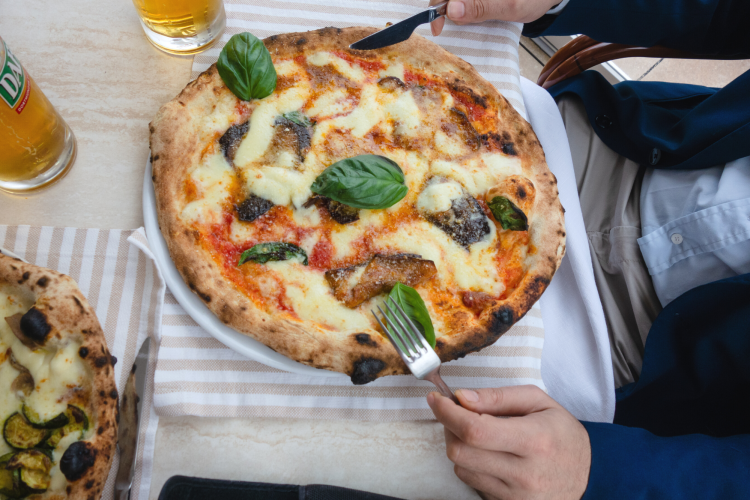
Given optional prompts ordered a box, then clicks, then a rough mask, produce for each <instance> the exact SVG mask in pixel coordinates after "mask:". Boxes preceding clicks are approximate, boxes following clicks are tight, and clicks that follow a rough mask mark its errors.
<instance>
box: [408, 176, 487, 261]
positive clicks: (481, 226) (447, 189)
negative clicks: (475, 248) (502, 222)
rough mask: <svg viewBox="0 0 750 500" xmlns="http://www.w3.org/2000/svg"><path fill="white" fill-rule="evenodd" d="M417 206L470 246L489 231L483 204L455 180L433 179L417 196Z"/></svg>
mask: <svg viewBox="0 0 750 500" xmlns="http://www.w3.org/2000/svg"><path fill="white" fill-rule="evenodd" d="M417 210H418V211H419V212H420V213H421V214H422V216H423V217H424V218H425V219H427V220H428V221H430V222H431V223H433V224H435V225H436V226H437V227H439V228H440V229H442V230H443V231H444V232H445V233H447V234H448V236H450V237H451V238H452V239H453V240H454V241H455V242H456V243H458V244H459V245H461V246H463V247H466V248H467V249H468V247H469V245H471V244H472V243H475V242H477V241H479V240H481V239H483V238H484V237H485V236H486V235H488V234H489V233H490V221H489V219H488V218H487V215H485V213H484V210H482V206H481V205H480V204H479V202H478V201H477V200H476V199H474V197H472V196H471V195H470V194H469V193H468V192H467V191H466V190H465V189H464V188H463V187H462V186H461V185H460V184H459V183H457V182H456V181H453V180H447V179H442V178H433V179H430V180H429V181H428V182H427V185H426V186H425V188H424V190H423V191H422V193H420V195H419V198H418V199H417Z"/></svg>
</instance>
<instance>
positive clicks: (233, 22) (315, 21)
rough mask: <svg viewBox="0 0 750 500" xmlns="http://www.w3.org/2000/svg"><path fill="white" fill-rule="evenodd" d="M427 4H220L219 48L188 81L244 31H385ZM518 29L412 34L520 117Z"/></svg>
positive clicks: (494, 26)
mask: <svg viewBox="0 0 750 500" xmlns="http://www.w3.org/2000/svg"><path fill="white" fill-rule="evenodd" d="M427 5H428V1H427V0H388V1H384V0H359V1H352V0H306V1H300V0H224V8H225V10H226V13H227V29H226V31H225V32H224V34H223V35H222V37H221V40H220V42H219V43H217V44H216V45H215V46H214V47H212V48H210V49H209V50H207V51H205V52H203V53H201V54H198V55H196V56H195V58H194V59H193V75H192V77H193V78H196V77H197V76H198V75H199V74H200V73H201V72H202V71H205V70H206V69H207V68H208V67H209V66H211V64H213V63H215V62H216V60H217V59H218V57H219V53H220V52H221V48H222V47H223V46H224V44H225V43H226V42H227V41H228V40H229V38H230V37H231V36H232V35H234V34H236V33H241V32H243V31H249V32H251V33H252V34H254V35H255V36H257V37H258V38H265V37H268V36H271V35H276V34H279V33H289V32H298V31H310V30H315V29H320V28H325V27H327V26H334V27H336V28H345V27H348V26H374V27H384V26H385V24H386V23H387V22H397V21H400V20H402V19H406V18H407V17H410V16H413V15H414V14H417V13H418V12H421V11H423V10H425V9H426V8H427ZM522 28H523V25H521V24H519V23H508V22H502V21H488V22H485V23H482V24H477V25H471V26H456V25H454V24H453V23H451V22H450V21H447V22H446V24H445V29H444V30H443V33H442V34H441V35H440V36H439V37H433V36H432V35H431V33H430V28H429V26H428V25H423V26H421V27H419V28H417V31H416V33H418V34H420V35H422V36H424V37H427V38H428V39H430V40H433V41H435V42H436V43H438V44H439V45H441V46H442V47H443V48H444V49H446V50H448V51H449V52H452V53H454V54H456V55H457V56H459V57H461V58H463V59H464V60H465V61H467V62H469V63H471V64H472V65H473V66H474V67H475V68H476V69H477V71H479V73H480V74H481V75H482V76H483V77H485V78H486V79H487V80H488V81H489V82H490V83H492V84H493V85H494V86H495V87H496V88H497V89H498V90H499V91H500V92H501V93H502V94H503V96H505V98H506V99H508V101H510V103H511V104H512V105H513V107H515V108H516V109H517V110H518V112H519V113H521V114H522V115H523V116H524V118H526V110H525V107H524V104H523V97H522V95H521V81H520V70H519V67H518V42H519V39H520V36H521V30H522Z"/></svg>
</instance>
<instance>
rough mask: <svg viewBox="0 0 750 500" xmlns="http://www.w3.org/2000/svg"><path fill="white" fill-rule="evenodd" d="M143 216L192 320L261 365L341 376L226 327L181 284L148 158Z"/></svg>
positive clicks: (154, 249) (174, 289)
mask: <svg viewBox="0 0 750 500" xmlns="http://www.w3.org/2000/svg"><path fill="white" fill-rule="evenodd" d="M143 219H144V221H145V226H146V236H147V237H148V242H149V246H150V247H151V251H152V252H153V254H154V257H155V258H156V264H157V265H158V266H159V269H160V270H161V273H162V276H163V277H164V281H166V283H167V286H168V287H169V290H170V291H171V292H172V294H173V295H174V297H175V298H176V299H177V302H179V303H180V305H181V306H182V307H183V309H185V311H187V313H188V314H189V315H190V317H191V318H193V320H195V322H196V323H198V324H199V325H200V326H201V327H203V329H205V330H206V331H207V332H208V333H210V334H211V335H212V336H213V337H214V338H215V339H216V340H218V341H219V342H221V343H222V344H224V345H225V346H227V347H229V348H230V349H232V350H233V351H236V352H238V353H240V354H242V355H243V356H247V357H248V358H250V359H253V360H255V361H259V362H260V363H263V364H265V365H268V366H271V367H273V368H278V369H280V370H285V371H288V372H292V373H297V374H300V375H312V376H317V377H345V375H344V374H342V373H337V372H330V371H328V370H320V369H317V368H312V367H310V366H307V365H303V364H302V363H298V362H296V361H293V360H291V359H289V358H287V357H286V356H284V355H282V354H279V353H278V352H276V351H274V350H272V349H270V348H269V347H266V346H265V345H264V344H261V343H260V342H258V341H257V340H255V339H252V338H250V337H248V336H246V335H243V334H241V333H239V332H238V331H236V330H234V329H232V328H230V327H228V326H227V325H225V324H224V323H222V322H221V321H219V318H217V317H216V316H215V315H214V313H212V312H211V311H210V310H209V309H208V307H206V305H205V304H204V303H203V302H202V301H201V300H200V299H199V298H198V296H197V295H195V294H194V293H193V292H192V290H190V288H189V287H188V286H187V285H186V284H185V282H184V281H183V279H182V276H181V275H180V273H179V272H178V271H177V267H175V265H174V262H172V258H171V257H170V255H169V249H168V248H167V242H166V241H165V240H164V237H163V236H162V234H161V231H160V230H159V223H158V221H157V218H156V198H155V195H154V185H153V182H152V181H151V161H150V160H149V162H148V165H146V174H145V175H144V178H143Z"/></svg>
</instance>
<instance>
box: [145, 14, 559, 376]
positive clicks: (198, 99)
mask: <svg viewBox="0 0 750 500" xmlns="http://www.w3.org/2000/svg"><path fill="white" fill-rule="evenodd" d="M374 31H376V30H375V29H372V28H358V27H354V28H345V29H338V28H325V29H322V30H317V31H310V32H306V33H288V34H283V35H276V36H271V37H269V38H267V39H266V40H264V43H265V44H266V47H267V48H268V50H269V51H270V53H271V55H272V57H274V58H294V57H296V56H299V55H304V54H311V53H314V52H317V51H334V50H335V51H340V52H345V53H350V54H353V55H356V56H357V57H359V58H364V59H368V58H369V59H372V60H373V61H377V60H401V61H404V62H406V63H409V64H411V65H412V66H415V67H419V68H420V69H421V70H422V71H423V72H425V73H429V74H432V75H434V78H437V79H441V80H443V81H445V82H448V85H449V86H451V87H453V88H456V89H460V90H461V92H463V93H464V94H465V95H468V96H470V97H471V99H473V100H474V103H475V104H477V105H479V106H482V107H484V108H487V109H491V110H496V111H497V113H498V116H499V123H500V124H502V129H501V130H496V131H494V132H492V133H488V134H484V135H483V136H482V140H483V141H486V142H495V143H497V144H496V145H498V144H500V145H501V146H502V147H503V148H510V150H512V152H513V154H515V155H516V156H517V157H518V158H519V159H520V160H521V161H522V162H523V163H524V165H530V166H531V174H530V178H531V181H532V182H533V184H534V186H535V196H534V197H533V210H532V211H531V216H530V218H529V226H530V230H529V237H530V243H531V244H532V245H533V246H534V247H535V248H536V251H535V253H534V254H533V255H529V256H528V258H527V260H526V267H527V271H526V273H525V275H524V276H523V278H522V280H521V282H520V283H519V284H518V286H517V287H516V289H515V291H514V292H513V293H512V294H511V295H510V296H509V297H507V298H506V299H504V300H500V301H496V302H495V303H494V304H492V305H491V306H490V307H487V308H485V309H484V310H483V311H482V312H481V314H480V316H479V318H478V321H475V322H473V324H474V325H475V326H473V327H471V328H470V329H467V330H465V331H463V332H462V333H460V334H455V335H450V336H443V337H440V338H438V339H437V347H436V351H437V353H438V354H439V356H440V358H441V359H442V360H443V361H449V360H452V359H456V358H460V357H463V356H465V355H466V354H468V353H471V352H474V351H477V350H479V349H482V348H483V347H485V346H488V345H491V344H492V343H494V342H495V341H496V340H497V339H498V338H499V337H500V336H501V335H502V334H503V333H505V332H506V331H507V330H508V329H509V328H510V327H511V326H512V325H513V324H515V323H516V322H517V321H518V320H519V319H520V318H521V317H523V316H524V315H525V314H526V312H527V311H528V310H529V309H530V308H531V306H532V305H533V304H534V302H536V301H537V300H538V299H539V297H540V296H541V294H542V292H544V290H545V289H546V287H547V286H548V284H549V283H550V280H551V279H552V276H553V274H554V273H555V270H556V269H557V267H558V266H559V264H560V261H561V259H562V257H563V254H564V251H565V229H564V223H563V209H562V206H561V205H560V202H559V199H558V191H557V181H556V179H555V176H554V175H553V174H552V173H551V172H550V171H549V169H548V168H547V166H546V162H545V157H544V152H543V150H542V147H541V145H540V143H539V141H538V139H537V137H536V135H535V134H534V132H533V130H532V129H531V126H530V125H529V124H528V123H527V122H526V121H525V120H524V119H523V118H522V117H521V116H520V115H519V114H518V113H517V112H516V111H515V109H513V107H512V106H511V105H510V104H509V103H508V101H507V100H506V99H505V98H504V97H502V96H501V95H500V94H499V93H498V92H497V90H496V89H495V88H494V87H493V86H492V85H491V84H490V83H489V82H487V81H486V80H485V79H484V78H482V77H481V76H480V75H479V74H478V73H477V71H476V70H475V69H474V68H473V67H472V66H471V65H470V64H468V63H467V62H465V61H463V60H462V59H460V58H459V57H457V56H455V55H453V54H451V53H449V52H447V51H445V50H444V49H442V48H441V47H439V46H438V45H436V44H434V43H432V42H429V41H427V40H426V39H424V38H422V37H420V36H418V35H413V36H412V37H411V38H410V39H409V40H407V41H405V42H402V43H400V44H397V45H395V46H392V47H387V48H384V49H380V50H376V51H353V50H350V49H348V46H349V44H350V43H352V42H354V41H356V40H358V39H360V38H362V37H364V36H366V35H369V34H371V33H373V32H374ZM227 92H229V90H228V89H227V88H226V86H225V85H224V83H223V82H222V80H221V78H220V76H219V74H218V71H217V69H216V66H215V65H214V66H211V67H210V68H209V69H208V70H207V71H206V72H204V73H203V74H201V75H200V76H199V77H198V78H197V79H196V80H195V81H193V82H191V83H190V84H188V85H187V87H186V88H185V89H184V90H183V91H182V92H181V93H180V95H178V96H177V97H176V98H175V99H174V100H172V101H171V102H169V103H167V104H165V105H164V106H163V107H162V108H161V110H160V111H159V113H158V114H157V116H156V117H155V119H154V121H153V122H152V123H151V125H150V131H151V152H152V163H153V181H154V187H155V191H156V203H157V213H158V220H159V224H160V227H161V231H162V233H163V235H164V237H165V239H166V241H167V244H168V246H169V250H170V254H171V256H172V258H173V260H174V262H175V264H176V266H177V269H178V270H179V272H180V273H181V275H182V277H183V278H184V280H185V282H186V283H187V285H188V286H189V287H190V288H191V289H192V290H193V291H194V292H195V293H196V294H197V295H198V296H199V297H200V298H201V299H202V300H203V301H204V302H205V303H206V305H207V306H208V307H209V309H210V310H211V311H212V312H213V313H214V314H216V316H217V317H218V318H219V319H220V320H221V321H222V322H224V323H226V324H228V325H230V326H231V327H233V328H234V329H236V330H238V331H240V332H242V333H244V334H246V335H248V336H250V337H253V338H255V339H257V340H259V341H261V342H262V343H264V344H266V345H267V346H269V347H270V348H272V349H274V350H275V351H278V352H280V353H282V354H284V355H286V356H288V357H290V358H292V359H294V360H297V361H299V362H302V363H304V364H307V365H310V366H314V367H317V368H323V369H327V370H333V371H339V372H343V373H346V374H348V375H349V376H351V379H352V381H353V382H354V383H355V384H363V383H368V382H370V381H372V380H374V379H375V378H378V377H382V376H385V375H393V374H402V373H407V372H408V370H407V368H406V367H405V365H404V364H403V362H402V361H401V360H400V358H399V356H398V355H397V353H396V351H395V350H394V348H393V347H392V346H391V345H390V343H389V342H388V341H387V339H386V338H385V337H383V336H382V335H380V334H378V333H377V331H374V332H373V331H371V332H361V333H355V334H350V335H347V336H345V337H344V336H335V335H316V334H314V332H311V331H310V330H309V329H307V328H305V326H304V324H303V323H301V322H299V321H293V320H289V319H284V318H280V317H278V316H276V315H273V314H269V313H267V312H265V311H262V310H260V309H259V308H257V307H256V306H255V305H254V303H253V302H252V301H251V300H249V299H248V297H246V296H245V295H244V294H243V293H242V292H241V291H239V290H238V289H237V288H236V287H235V286H234V285H233V284H232V283H231V282H228V281H227V280H225V279H224V278H223V277H222V270H221V268H220V266H218V265H217V264H216V263H215V262H214V260H212V258H210V256H209V255H208V254H207V252H206V251H205V250H204V249H203V248H201V234H200V233H199V232H198V231H195V230H193V229H192V228H190V227H189V226H187V225H185V224H183V223H182V222H181V221H180V217H179V216H180V211H181V209H182V206H183V205H184V199H183V198H184V195H183V192H182V189H183V181H184V178H185V175H186V172H187V171H188V169H189V168H190V167H191V166H192V165H194V164H196V162H199V161H200V158H201V154H202V151H203V150H204V148H205V145H204V144H201V142H200V140H199V137H200V136H201V131H200V130H199V126H198V124H199V121H198V120H194V119H193V115H192V113H194V112H196V110H201V109H203V110H206V112H208V111H210V110H212V109H213V108H214V107H215V106H216V102H217V100H218V99H219V98H221V97H222V96H225V95H226V93H227ZM524 197H525V193H524V190H523V189H520V190H518V192H517V199H519V200H520V201H519V202H520V203H523V202H524V200H523V198H524Z"/></svg>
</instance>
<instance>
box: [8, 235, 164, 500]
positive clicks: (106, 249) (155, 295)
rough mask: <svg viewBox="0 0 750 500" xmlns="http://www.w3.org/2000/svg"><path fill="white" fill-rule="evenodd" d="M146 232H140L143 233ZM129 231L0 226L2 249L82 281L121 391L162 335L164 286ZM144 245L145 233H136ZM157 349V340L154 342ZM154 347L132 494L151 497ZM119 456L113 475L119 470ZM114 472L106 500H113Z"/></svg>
mask: <svg viewBox="0 0 750 500" xmlns="http://www.w3.org/2000/svg"><path fill="white" fill-rule="evenodd" d="M141 231H142V230H141ZM133 234H134V232H133V231H130V230H100V229H75V228H53V227H29V226H0V247H3V248H5V249H7V250H10V251H11V252H13V253H15V254H16V255H18V256H19V257H21V258H23V259H24V260H26V261H28V262H31V263H32V264H36V265H38V266H43V267H48V268H51V269H55V270H57V271H59V272H61V273H64V274H67V275H68V276H70V277H72V278H73V279H74V280H76V282H77V283H78V286H79V287H80V288H81V291H82V292H83V294H84V295H85V296H86V297H87V298H88V301H89V303H90V304H91V306H92V307H93V308H94V309H95V310H96V315H97V317H98V318H99V322H100V323H101V325H102V328H103V329H104V335H105V336H106V338H107V345H108V347H109V350H110V351H111V353H112V354H113V355H114V356H115V357H117V359H118V362H117V364H116V365H115V380H116V382H117V388H118V390H120V391H122V389H123V387H125V381H126V379H127V377H128V374H129V373H130V368H131V367H132V366H133V362H134V360H135V356H136V353H137V352H138V349H139V348H140V345H141V343H142V342H143V340H144V339H145V338H146V336H147V335H149V334H153V333H154V332H158V329H159V325H160V320H161V316H162V314H161V305H162V302H163V297H164V290H165V287H164V283H163V281H162V280H161V278H160V277H159V274H158V272H157V271H156V268H155V266H154V265H153V262H152V261H151V259H150V258H149V257H148V256H147V255H146V254H145V253H143V252H142V251H140V250H139V248H138V247H137V246H134V245H132V244H131V242H133V241H134V240H133V238H132V236H133ZM135 234H137V235H139V236H140V237H141V241H145V236H144V235H143V233H135ZM152 346H153V341H152ZM156 351H157V350H156V349H154V348H153V347H152V349H151V350H150V352H149V354H150V356H149V366H148V370H147V373H148V377H147V379H146V387H145V389H144V395H143V398H142V401H143V405H144V406H143V408H144V410H143V412H142V423H141V427H140V434H141V435H140V442H141V443H142V444H141V446H139V450H138V456H137V466H136V473H135V480H134V483H133V489H132V492H133V494H132V495H131V498H133V499H135V498H148V496H149V489H150V487H151V468H152V458H153V452H154V439H155V437H156V427H157V423H158V417H157V416H156V413H155V412H154V410H153V393H154V384H153V374H154V370H155V368H156ZM117 466H118V457H117V456H115V458H114V463H113V466H112V471H116V470H117ZM114 480H115V473H114V472H112V473H111V474H110V475H109V478H108V480H107V484H106V486H105V489H104V494H103V495H102V498H103V499H104V500H112V499H114Z"/></svg>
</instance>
